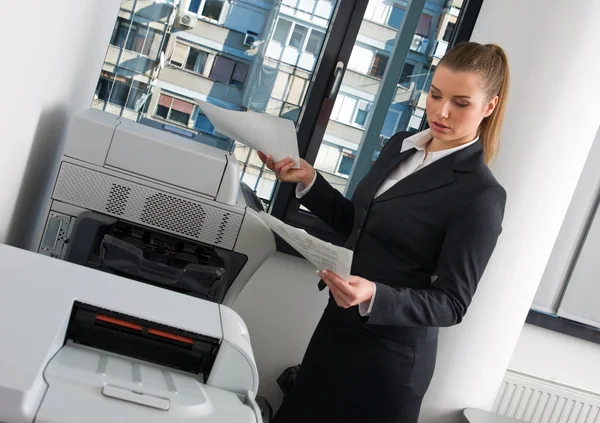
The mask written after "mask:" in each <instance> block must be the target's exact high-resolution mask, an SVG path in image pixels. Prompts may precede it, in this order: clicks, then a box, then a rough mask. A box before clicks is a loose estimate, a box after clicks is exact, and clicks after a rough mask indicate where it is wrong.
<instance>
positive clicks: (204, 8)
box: [188, 0, 224, 22]
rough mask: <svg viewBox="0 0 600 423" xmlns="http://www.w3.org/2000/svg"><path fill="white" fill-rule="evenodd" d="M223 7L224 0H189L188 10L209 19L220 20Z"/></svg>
mask: <svg viewBox="0 0 600 423" xmlns="http://www.w3.org/2000/svg"><path fill="white" fill-rule="evenodd" d="M223 8H224V0H191V1H190V4H189V6H188V11H190V12H192V13H197V14H198V15H199V16H202V17H204V18H206V19H208V20H210V21H215V22H220V20H221V14H222V13H223Z"/></svg>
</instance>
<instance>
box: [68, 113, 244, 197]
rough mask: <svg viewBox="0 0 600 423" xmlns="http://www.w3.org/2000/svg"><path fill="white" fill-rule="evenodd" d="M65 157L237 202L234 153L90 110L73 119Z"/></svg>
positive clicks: (237, 189)
mask: <svg viewBox="0 0 600 423" xmlns="http://www.w3.org/2000/svg"><path fill="white" fill-rule="evenodd" d="M64 155H65V156H66V157H70V158H72V159H76V160H79V161H82V162H86V163H91V164H93V165H96V166H100V167H108V168H111V169H114V170H117V171H123V172H127V173H129V174H131V175H136V176H141V177H143V178H147V179H149V180H152V181H154V182H156V183H159V184H163V185H170V186H173V187H177V188H179V189H184V190H187V191H191V192H193V193H195V194H199V195H202V196H204V197H207V198H210V199H211V200H216V201H219V202H222V203H225V204H229V205H235V204H236V201H237V198H238V192H239V167H238V165H237V160H236V158H235V156H234V155H233V154H231V153H229V152H227V151H224V150H220V149H218V148H215V147H212V146H209V145H205V144H202V143H200V142H198V141H192V140H189V139H186V138H183V137H181V136H177V135H174V134H171V133H168V132H166V131H161V130H159V129H156V128H151V127H149V126H146V125H143V124H141V123H137V122H133V121H131V120H128V119H126V118H121V117H115V116H114V115H111V114H110V113H108V112H103V111H100V110H97V109H94V108H90V109H87V110H85V111H83V112H81V113H79V114H78V115H76V116H75V117H74V118H73V122H72V125H71V127H70V129H69V133H68V139H67V144H66V147H65V150H64Z"/></svg>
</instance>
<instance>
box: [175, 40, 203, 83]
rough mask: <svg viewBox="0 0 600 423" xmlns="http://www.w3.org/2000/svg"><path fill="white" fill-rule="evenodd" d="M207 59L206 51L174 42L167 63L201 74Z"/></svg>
mask: <svg viewBox="0 0 600 423" xmlns="http://www.w3.org/2000/svg"><path fill="white" fill-rule="evenodd" d="M207 60H208V53H207V52H205V51H202V50H200V49H197V48H194V47H191V46H188V45H187V44H183V43H180V42H175V45H174V47H173V52H172V53H171V57H169V64H171V65H172V66H175V67H177V68H185V69H187V70H189V71H192V72H194V73H197V74H200V75H202V74H203V73H204V68H205V67H206V62H207Z"/></svg>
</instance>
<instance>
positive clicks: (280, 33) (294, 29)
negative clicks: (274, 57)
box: [272, 18, 325, 56]
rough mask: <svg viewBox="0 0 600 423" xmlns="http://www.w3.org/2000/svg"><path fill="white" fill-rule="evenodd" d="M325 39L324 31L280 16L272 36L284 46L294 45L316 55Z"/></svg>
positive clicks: (297, 48)
mask: <svg viewBox="0 0 600 423" xmlns="http://www.w3.org/2000/svg"><path fill="white" fill-rule="evenodd" d="M290 32H291V35H290ZM324 39H325V34H324V33H323V32H321V31H318V30H316V29H310V28H308V27H306V26H304V25H300V24H298V23H294V22H291V21H288V20H287V19H283V18H279V20H278V21H277V25H276V26H275V31H274V32H273V37H272V40H273V41H277V42H278V43H279V44H281V45H282V46H288V47H293V48H295V49H296V50H300V51H305V52H306V53H310V54H312V55H314V56H316V55H317V54H318V53H319V50H320V48H321V45H322V44H323V40H324Z"/></svg>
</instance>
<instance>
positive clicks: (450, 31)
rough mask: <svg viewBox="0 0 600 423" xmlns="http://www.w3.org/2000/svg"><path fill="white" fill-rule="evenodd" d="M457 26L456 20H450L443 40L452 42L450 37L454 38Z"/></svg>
mask: <svg viewBox="0 0 600 423" xmlns="http://www.w3.org/2000/svg"><path fill="white" fill-rule="evenodd" d="M455 26H456V24H455V23H454V22H448V25H446V31H445V32H444V36H443V37H442V40H444V41H446V42H450V39H451V38H452V34H453V32H454V27H455Z"/></svg>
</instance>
